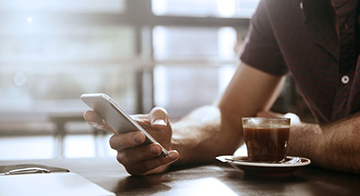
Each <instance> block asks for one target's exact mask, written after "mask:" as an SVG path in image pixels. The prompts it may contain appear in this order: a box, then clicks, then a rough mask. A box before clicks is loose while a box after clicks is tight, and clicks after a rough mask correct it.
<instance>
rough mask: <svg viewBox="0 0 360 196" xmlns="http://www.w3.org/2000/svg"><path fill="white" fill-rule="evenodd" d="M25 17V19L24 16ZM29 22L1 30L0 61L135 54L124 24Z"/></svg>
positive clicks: (125, 56)
mask: <svg viewBox="0 0 360 196" xmlns="http://www.w3.org/2000/svg"><path fill="white" fill-rule="evenodd" d="M24 20H25V19H24ZM32 20H33V21H32V22H31V23H28V24H25V25H18V26H15V27H14V26H12V27H8V28H5V29H4V30H3V31H1V32H0V43H1V44H0V60H8V61H21V60H27V61H28V60H30V61H56V62H60V61H66V60H67V61H68V60H82V61H89V60H116V59H121V58H132V57H134V55H135V54H134V50H135V49H134V45H135V44H134V43H135V40H134V32H133V29H132V28H131V27H127V26H100V25H78V26H76V27H73V26H51V27H44V26H43V25H42V24H38V23H37V21H36V18H33V19H32Z"/></svg>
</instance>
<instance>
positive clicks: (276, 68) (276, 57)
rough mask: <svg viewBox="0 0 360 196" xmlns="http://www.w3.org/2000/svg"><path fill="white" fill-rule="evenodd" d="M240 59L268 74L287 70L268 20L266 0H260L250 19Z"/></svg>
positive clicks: (280, 73) (277, 73)
mask: <svg viewBox="0 0 360 196" xmlns="http://www.w3.org/2000/svg"><path fill="white" fill-rule="evenodd" d="M240 59H241V61H243V62H245V63H246V64H248V65H250V66H252V67H254V68H256V69H259V70H261V71H264V72H267V73H269V74H273V75H278V76H281V75H285V74H286V73H287V72H288V68H287V66H286V63H285V60H284V57H283V55H282V53H281V51H280V48H279V45H278V43H277V40H276V37H275V35H274V31H273V28H272V26H271V23H270V21H269V16H268V12H267V7H266V1H264V0H262V1H260V3H259V6H258V8H257V10H256V12H255V13H254V15H253V17H252V19H251V21H250V27H249V32H248V35H247V37H246V39H245V42H244V46H243V51H242V53H241V55H240Z"/></svg>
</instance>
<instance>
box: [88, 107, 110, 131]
mask: <svg viewBox="0 0 360 196" xmlns="http://www.w3.org/2000/svg"><path fill="white" fill-rule="evenodd" d="M83 116H84V119H85V120H86V121H87V123H88V124H89V125H91V126H93V127H94V128H96V129H102V130H106V131H111V132H113V133H117V131H115V130H114V129H113V128H112V127H110V125H109V124H108V123H106V122H105V121H104V120H103V119H102V118H101V117H100V116H99V115H98V114H97V113H96V112H94V111H92V110H88V111H86V112H84V115H83Z"/></svg>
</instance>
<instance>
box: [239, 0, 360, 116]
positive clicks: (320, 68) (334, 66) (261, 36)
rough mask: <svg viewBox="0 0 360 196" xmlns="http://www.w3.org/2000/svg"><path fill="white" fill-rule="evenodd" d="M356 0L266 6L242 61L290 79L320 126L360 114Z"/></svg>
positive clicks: (266, 0) (277, 0)
mask: <svg viewBox="0 0 360 196" xmlns="http://www.w3.org/2000/svg"><path fill="white" fill-rule="evenodd" d="M358 2H359V1H358V0H331V1H330V0H262V1H261V2H260V4H259V6H258V9H257V11H256V13H255V14H254V16H253V18H252V20H251V25H250V31H249V35H248V37H247V39H246V41H245V47H244V51H243V53H242V54H241V57H240V58H241V60H242V61H243V62H245V63H247V64H249V65H251V66H253V67H255V68H257V69H260V70H262V71H265V72H267V73H270V74H274V75H285V74H287V73H290V74H292V76H293V77H294V79H295V82H296V84H297V86H298V88H299V90H300V92H301V93H302V95H303V97H304V99H305V101H306V102H307V104H308V106H309V107H310V109H311V111H312V113H313V114H314V116H315V117H316V119H317V120H318V122H319V123H327V122H330V121H336V120H338V119H340V118H343V117H346V116H348V115H349V114H352V113H356V112H358V111H360V58H359V46H360V44H359V20H360V17H359V11H358V10H359V8H358V6H359V5H358Z"/></svg>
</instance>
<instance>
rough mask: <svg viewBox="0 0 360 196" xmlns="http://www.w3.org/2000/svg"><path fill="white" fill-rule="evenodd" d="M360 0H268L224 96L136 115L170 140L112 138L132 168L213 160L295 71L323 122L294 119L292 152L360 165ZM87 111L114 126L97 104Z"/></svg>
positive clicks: (353, 168)
mask: <svg viewBox="0 0 360 196" xmlns="http://www.w3.org/2000/svg"><path fill="white" fill-rule="evenodd" d="M358 10H359V8H358V0H346V1H345V0H331V1H330V0H263V1H261V2H260V4H259V7H258V9H257V11H256V13H255V14H254V16H253V18H252V22H251V26H250V32H249V36H248V38H247V40H246V43H245V47H244V51H243V53H242V55H241V57H240V58H241V60H242V62H241V63H240V65H239V67H238V69H237V71H236V73H235V74H234V77H233V79H232V80H231V82H230V84H229V86H228V87H227V89H226V91H225V92H224V94H223V95H222V97H221V99H220V100H219V101H218V102H217V104H216V105H213V106H205V107H202V108H199V109H197V110H195V111H193V112H192V113H191V114H189V115H188V116H186V117H184V118H183V119H182V120H181V121H179V122H177V123H174V124H173V125H171V124H170V121H169V119H168V115H167V113H166V111H165V110H164V109H161V108H154V109H153V110H152V111H151V112H150V114H148V115H138V116H135V118H136V119H137V121H138V122H139V123H140V124H141V125H142V126H144V128H145V129H147V130H148V131H149V132H150V133H151V134H152V135H153V136H154V138H156V140H157V141H159V142H160V143H161V144H162V145H163V146H164V147H165V148H167V149H168V150H170V154H169V156H168V157H165V158H164V157H158V155H159V154H160V153H161V149H160V147H159V146H158V145H157V144H150V145H141V144H142V143H143V142H144V141H145V137H144V135H143V134H142V133H140V132H132V133H127V134H116V135H114V136H113V137H112V138H111V139H110V145H111V147H112V148H114V149H115V150H117V151H118V156H117V159H118V161H119V162H120V163H122V164H123V165H124V166H125V168H126V169H127V171H128V172H129V173H131V174H134V175H146V174H151V173H159V172H162V171H164V170H165V169H166V168H167V167H168V166H169V165H170V164H171V163H173V162H175V161H176V162H175V163H177V164H185V163H192V162H206V161H213V160H214V157H215V156H217V155H223V154H232V153H233V152H234V151H235V150H236V149H237V148H238V147H239V146H240V145H241V144H242V143H243V134H242V128H241V118H242V117H244V116H271V115H273V114H272V113H270V112H268V111H269V109H270V107H271V106H272V104H273V103H274V101H275V99H276V98H277V96H278V92H279V88H280V87H281V83H282V81H283V80H284V75H286V74H288V73H289V74H292V76H293V77H294V79H295V81H296V84H297V86H298V88H299V90H300V91H301V93H302V95H303V97H304V99H305V101H306V102H307V104H308V106H309V107H310V109H311V111H312V113H313V114H314V116H315V118H316V119H317V122H318V123H317V124H306V123H301V122H299V123H298V124H294V125H292V127H291V134H290V147H289V149H288V150H289V151H288V154H290V155H297V156H304V157H308V158H310V159H311V160H312V162H313V164H316V165H319V166H321V167H324V168H329V169H335V170H340V171H344V172H353V173H360V116H359V115H358V112H359V110H360V78H359V77H360V60H357V59H358V56H359V26H358V25H359V22H358V21H359V11H358ZM84 117H85V119H86V120H87V121H88V122H89V123H90V124H93V125H94V127H96V128H100V129H108V130H109V129H110V127H109V126H108V125H107V124H106V123H104V122H103V121H102V119H100V118H99V117H98V116H97V115H96V114H95V113H94V112H92V111H87V112H86V113H85V114H84Z"/></svg>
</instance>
